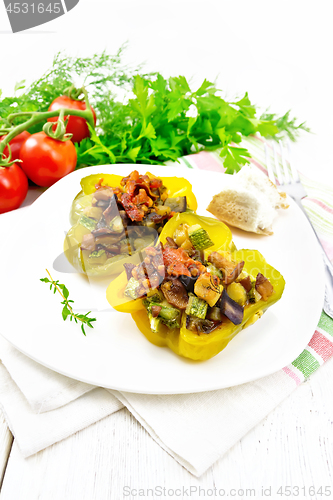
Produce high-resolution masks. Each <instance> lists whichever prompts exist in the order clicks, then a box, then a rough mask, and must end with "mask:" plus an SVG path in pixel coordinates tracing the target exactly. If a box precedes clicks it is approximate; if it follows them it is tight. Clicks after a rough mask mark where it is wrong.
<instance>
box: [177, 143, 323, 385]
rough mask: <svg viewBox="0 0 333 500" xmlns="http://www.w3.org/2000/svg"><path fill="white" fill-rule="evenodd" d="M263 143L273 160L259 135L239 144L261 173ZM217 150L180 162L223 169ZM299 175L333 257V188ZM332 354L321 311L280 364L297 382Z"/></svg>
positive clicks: (308, 205)
mask: <svg viewBox="0 0 333 500" xmlns="http://www.w3.org/2000/svg"><path fill="white" fill-rule="evenodd" d="M265 143H266V144H267V146H268V151H269V153H270V154H271V155H272V158H271V163H272V164H274V159H273V148H272V147H271V146H270V145H269V143H267V142H266V141H264V140H263V139H262V138H261V137H257V136H250V137H247V138H245V139H243V141H242V143H241V147H245V148H246V149H248V151H249V152H250V154H251V158H249V160H250V162H251V163H252V164H254V165H255V166H256V167H258V168H259V169H260V170H261V171H263V172H264V173H267V168H266V153H265V148H264V145H265ZM219 152H220V150H216V151H214V152H209V153H208V152H206V151H201V152H200V153H197V154H193V155H189V156H183V157H182V158H180V159H179V161H180V163H181V165H182V166H184V167H188V168H194V169H200V170H211V171H217V172H224V170H225V169H224V167H223V161H222V158H221V157H220V156H219ZM277 156H278V160H280V155H279V153H278V152H277ZM300 178H301V181H302V184H303V186H304V188H305V190H306V192H307V195H308V196H307V197H306V198H304V199H303V205H304V208H305V210H306V212H307V214H308V216H309V217H310V219H311V222H312V225H313V226H314V228H315V230H316V233H317V235H318V236H319V238H320V241H321V243H322V245H323V246H324V248H325V250H326V253H327V255H328V256H329V258H330V259H331V260H333V189H332V188H330V187H327V186H326V185H325V186H324V185H322V184H320V183H318V182H316V181H313V180H310V179H308V178H307V177H306V176H304V175H303V174H302V173H300ZM332 355H333V320H332V319H331V318H330V317H329V316H327V314H326V313H325V312H324V311H323V312H322V315H321V318H320V321H319V323H318V327H317V329H316V331H315V332H314V334H313V337H312V338H311V340H310V342H309V344H308V345H307V347H306V349H304V351H303V352H302V353H301V354H300V355H299V356H298V357H297V358H296V359H295V360H294V361H293V362H292V363H291V365H289V366H286V367H285V368H283V372H284V373H285V374H286V375H287V376H288V377H291V378H292V379H293V380H294V381H295V383H296V384H297V385H299V384H300V383H301V382H303V381H304V380H305V379H306V378H308V377H309V376H310V375H311V374H312V373H313V372H314V371H315V370H317V369H318V368H319V367H320V366H321V365H322V364H323V363H324V362H325V361H326V360H327V359H329V358H330V357H331V356H332Z"/></svg>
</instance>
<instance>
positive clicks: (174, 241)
mask: <svg viewBox="0 0 333 500" xmlns="http://www.w3.org/2000/svg"><path fill="white" fill-rule="evenodd" d="M201 230H202V231H204V233H205V234H204V233H203V232H202V231H201ZM193 235H197V238H194V239H193ZM191 236H192V237H191ZM199 237H200V238H199ZM204 241H205V242H206V243H203V242H204ZM198 242H199V243H198ZM208 242H209V246H213V245H214V242H213V241H212V240H211V239H210V237H209V234H208V233H207V231H205V230H203V229H202V228H201V227H200V226H199V225H198V224H197V225H195V226H187V225H186V224H181V225H180V226H179V227H178V228H177V229H176V230H175V232H174V234H173V235H172V238H171V237H168V238H166V243H165V245H164V246H163V245H162V244H159V246H158V247H147V248H146V249H145V257H144V260H143V262H142V263H141V264H139V265H137V266H134V265H133V264H126V265H125V269H126V273H127V278H128V280H129V281H128V284H127V287H126V290H125V295H127V296H128V297H131V298H139V297H142V298H144V302H143V303H144V305H145V307H146V309H147V314H148V318H149V322H150V327H151V330H152V331H153V332H155V333H157V332H159V331H160V328H161V327H162V325H165V326H167V327H168V328H171V329H172V328H180V326H181V325H185V327H186V329H187V330H189V331H191V332H194V333H196V334H198V335H201V334H209V333H211V332H212V331H214V330H215V329H216V328H218V327H219V326H221V325H222V324H223V323H227V322H230V321H231V322H232V323H233V324H235V325H239V324H241V323H242V321H243V317H244V310H245V308H246V307H248V306H250V304H253V303H256V302H259V301H260V300H262V301H266V300H267V299H268V298H269V297H270V296H271V295H272V294H273V293H274V288H273V286H272V284H271V283H270V281H269V280H268V279H267V278H266V277H265V276H263V275H262V274H261V273H258V275H257V276H256V277H253V276H250V275H249V274H248V273H246V272H245V271H244V270H243V268H244V261H234V260H233V259H232V255H231V253H230V252H225V251H224V252H222V251H220V252H212V253H211V254H210V255H209V257H208V261H206V260H205V259H204V255H203V253H202V250H203V249H204V248H205V245H206V244H208ZM199 247H200V248H199ZM206 248H207V247H206ZM258 317H260V315H258Z"/></svg>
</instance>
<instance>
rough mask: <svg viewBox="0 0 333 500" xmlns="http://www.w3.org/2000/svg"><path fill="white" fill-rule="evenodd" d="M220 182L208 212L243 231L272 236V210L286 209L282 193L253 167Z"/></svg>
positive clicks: (227, 176)
mask: <svg viewBox="0 0 333 500" xmlns="http://www.w3.org/2000/svg"><path fill="white" fill-rule="evenodd" d="M221 181H222V182H221V184H222V191H221V192H220V193H219V194H216V195H215V196H214V197H213V199H212V201H211V202H210V204H209V206H208V208H207V210H208V212H210V213H211V214H213V215H215V217H217V218H218V219H220V220H221V221H223V222H225V223H227V224H230V225H231V226H235V227H239V228H241V229H244V231H250V232H253V233H258V234H273V231H272V224H273V220H274V218H275V217H276V215H277V212H276V209H278V208H288V204H287V202H286V194H285V193H280V192H279V191H278V190H277V189H276V186H275V185H274V184H273V183H272V182H271V181H270V180H269V179H268V177H267V176H266V175H265V174H264V173H263V172H261V171H260V170H259V169H258V168H257V167H255V166H253V165H246V166H244V167H243V168H242V169H241V170H240V171H239V172H238V173H237V174H234V175H227V174H225V175H223V176H221Z"/></svg>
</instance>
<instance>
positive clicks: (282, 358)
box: [0, 165, 324, 394]
mask: <svg viewBox="0 0 333 500" xmlns="http://www.w3.org/2000/svg"><path fill="white" fill-rule="evenodd" d="M133 168H134V166H133V165H113V166H104V167H102V166H99V167H91V168H86V169H84V170H78V171H76V172H73V173H72V174H70V175H68V176H67V177H65V178H64V179H62V180H61V181H60V182H58V183H56V184H55V185H54V186H52V187H51V188H50V189H48V190H47V191H46V192H45V193H44V194H43V195H42V196H41V197H40V198H39V199H38V200H37V201H36V202H35V203H34V204H33V205H32V207H31V208H30V209H28V210H27V211H26V216H25V217H24V218H22V220H19V221H17V226H16V227H15V228H14V230H13V232H12V235H11V236H10V237H9V238H8V245H4V246H3V247H2V255H1V262H2V264H3V266H2V267H3V269H2V272H1V290H0V304H1V310H2V313H1V316H2V318H1V324H0V332H1V334H2V335H3V336H4V337H5V338H6V339H7V340H8V341H9V342H11V343H12V344H13V345H14V346H15V347H16V348H17V349H19V350H20V351H22V352H23V353H25V354H26V355H27V356H29V357H31V358H32V359H34V360H36V361H38V362H39V363H41V364H43V365H45V366H47V367H49V368H52V369H53V370H55V371H57V372H59V373H62V374H64V375H67V376H69V377H72V378H74V379H78V380H82V381H84V382H88V383H90V384H95V385H98V386H103V387H108V388H112V389H118V390H122V391H129V392H137V393H146V394H180V393H189V392H201V391H208V390H213V389H219V388H224V387H230V386H234V385H238V384H242V383H244V382H249V381H251V380H255V379H258V378H260V377H264V376H266V375H269V374H271V373H273V372H275V371H277V370H279V369H281V368H283V367H284V366H286V365H288V364H289V363H290V362H292V361H293V360H294V359H295V358H296V357H297V356H298V354H299V353H300V352H301V351H302V350H303V349H304V347H305V346H306V344H307V343H308V341H309V340H310V338H311V336H312V334H313V332H314V330H315V328H316V326H317V322H318V319H319V316H320V313H321V309H322V304H323V300H324V272H323V267H322V261H321V255H320V251H319V247H318V244H317V241H316V239H315V236H314V234H313V232H312V229H311V227H310V226H309V224H308V221H307V220H306V219H305V217H304V215H303V214H302V212H301V211H300V210H299V208H298V207H297V205H296V204H295V203H293V202H292V201H291V200H290V207H289V209H288V210H284V211H280V213H279V217H278V218H277V219H276V221H275V224H274V235H273V236H257V235H252V234H250V233H245V232H242V231H239V230H233V234H234V241H235V243H236V246H237V247H238V248H255V249H258V250H259V251H260V252H262V254H263V255H264V256H265V258H266V260H267V262H268V263H269V264H271V265H272V266H274V267H275V268H276V269H278V270H279V271H280V272H281V273H282V274H283V276H284V278H285V280H286V288H285V291H284V294H283V296H282V299H281V300H280V301H279V302H278V303H276V304H275V305H273V306H272V307H271V308H270V309H268V311H267V312H266V313H265V314H264V316H263V317H262V318H261V319H260V320H259V321H258V322H257V323H256V324H255V325H253V326H251V327H250V328H248V329H246V330H244V331H242V332H241V333H239V334H238V335H237V336H236V337H235V338H234V339H233V340H232V341H231V342H230V344H229V345H228V346H227V348H226V349H224V350H223V351H222V352H221V353H220V354H218V355H217V356H216V357H214V358H213V359H210V360H208V361H204V362H191V361H189V360H186V359H184V358H181V357H178V356H176V355H175V354H174V353H173V352H172V351H171V350H170V349H168V348H159V347H156V346H154V345H152V344H151V343H149V342H148V340H146V338H145V337H144V336H143V334H142V333H141V332H140V331H139V330H138V329H137V327H136V325H135V323H134V322H133V320H132V318H131V316H130V315H129V314H122V313H118V312H116V311H114V310H113V309H112V308H111V307H110V306H109V304H108V302H107V301H106V298H105V289H106V286H107V284H108V280H106V281H105V282H104V283H100V284H99V285H92V284H90V283H89V282H88V281H87V279H86V278H85V277H83V276H82V275H80V274H77V273H76V272H73V270H71V269H70V267H69V265H65V268H67V271H68V270H69V271H71V272H61V270H64V262H65V258H64V257H63V256H62V247H63V240H64V235H65V233H66V231H67V230H68V229H69V227H70V223H69V210H70V206H71V202H72V200H73V198H74V196H75V195H76V194H77V193H78V191H79V190H80V186H79V182H80V179H81V178H82V177H85V176H87V175H90V174H92V173H105V172H109V173H117V174H120V175H128V174H129V173H130V172H131V171H132V170H133ZM137 168H138V169H139V170H140V172H141V173H144V172H145V171H146V167H145V166H142V165H139V166H137ZM147 170H149V171H151V172H152V173H154V174H156V175H164V176H172V175H177V176H179V177H181V176H184V177H186V178H187V179H188V180H189V181H190V182H191V183H192V186H193V191H194V193H195V194H196V196H197V199H198V203H199V209H198V213H199V214H201V215H209V214H208V213H207V212H206V210H205V208H206V207H207V205H208V203H209V202H210V200H211V197H212V195H213V194H215V193H216V192H218V191H219V185H220V183H221V181H222V178H221V174H219V173H213V172H202V171H198V170H196V171H193V170H190V169H181V168H179V167H176V168H171V167H148V168H147ZM45 268H48V269H49V270H50V272H51V274H52V275H53V278H54V279H57V280H59V281H60V283H65V284H66V286H67V287H68V289H69V291H70V296H71V298H73V299H74V301H75V306H74V307H75V308H76V310H78V309H79V310H80V311H81V310H82V311H84V312H87V311H88V310H92V311H93V315H94V316H95V317H96V318H97V322H96V323H95V328H94V329H93V330H91V329H87V330H88V331H87V336H86V337H84V336H83V335H82V333H81V330H80V327H79V326H78V325H75V324H74V323H70V322H69V320H67V321H66V322H64V321H63V320H62V317H61V307H62V306H61V305H60V300H61V298H60V296H59V295H58V294H56V295H53V294H52V293H51V292H50V291H49V290H48V288H47V285H45V284H44V283H41V282H40V281H39V278H42V277H44V276H46V272H45Z"/></svg>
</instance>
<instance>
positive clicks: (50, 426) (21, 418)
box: [0, 363, 122, 457]
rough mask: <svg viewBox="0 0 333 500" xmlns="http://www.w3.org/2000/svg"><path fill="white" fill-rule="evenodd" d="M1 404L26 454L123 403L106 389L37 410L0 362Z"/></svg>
mask: <svg viewBox="0 0 333 500" xmlns="http://www.w3.org/2000/svg"><path fill="white" fill-rule="evenodd" d="M0 381H1V384H0V406H1V408H2V411H3V414H4V417H5V419H6V422H7V425H8V427H9V429H10V430H11V432H12V434H13V435H14V437H15V440H16V442H17V444H18V447H19V448H20V450H21V453H22V454H23V456H24V457H27V456H30V455H33V454H34V453H37V452H38V451H40V450H43V449H44V448H46V447H47V446H50V445H52V444H54V443H56V442H58V441H61V440H62V439H65V438H66V437H68V436H71V435H72V434H75V433H76V432H78V431H79V430H81V429H84V428H85V427H88V426H89V425H91V424H93V423H95V422H97V421H98V420H101V419H102V418H104V417H106V416H108V415H110V414H111V413H114V412H115V411H118V410H119V409H120V408H122V404H121V403H120V402H119V401H118V400H117V399H116V398H114V397H113V396H112V395H111V394H108V392H107V391H106V390H105V389H101V388H95V389H93V390H92V391H90V392H89V393H86V394H84V395H83V396H81V397H79V398H77V399H75V400H74V401H72V402H70V403H68V404H66V405H64V406H61V407H60V408H57V409H54V410H52V411H48V412H45V413H35V412H34V411H33V410H32V409H31V407H30V405H29V403H28V402H27V400H26V399H25V397H24V396H23V394H22V392H21V391H20V390H19V389H18V387H17V385H16V384H15V383H14V382H13V380H12V379H11V377H10V375H9V373H8V372H7V370H6V368H5V367H4V366H3V364H1V363H0Z"/></svg>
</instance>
